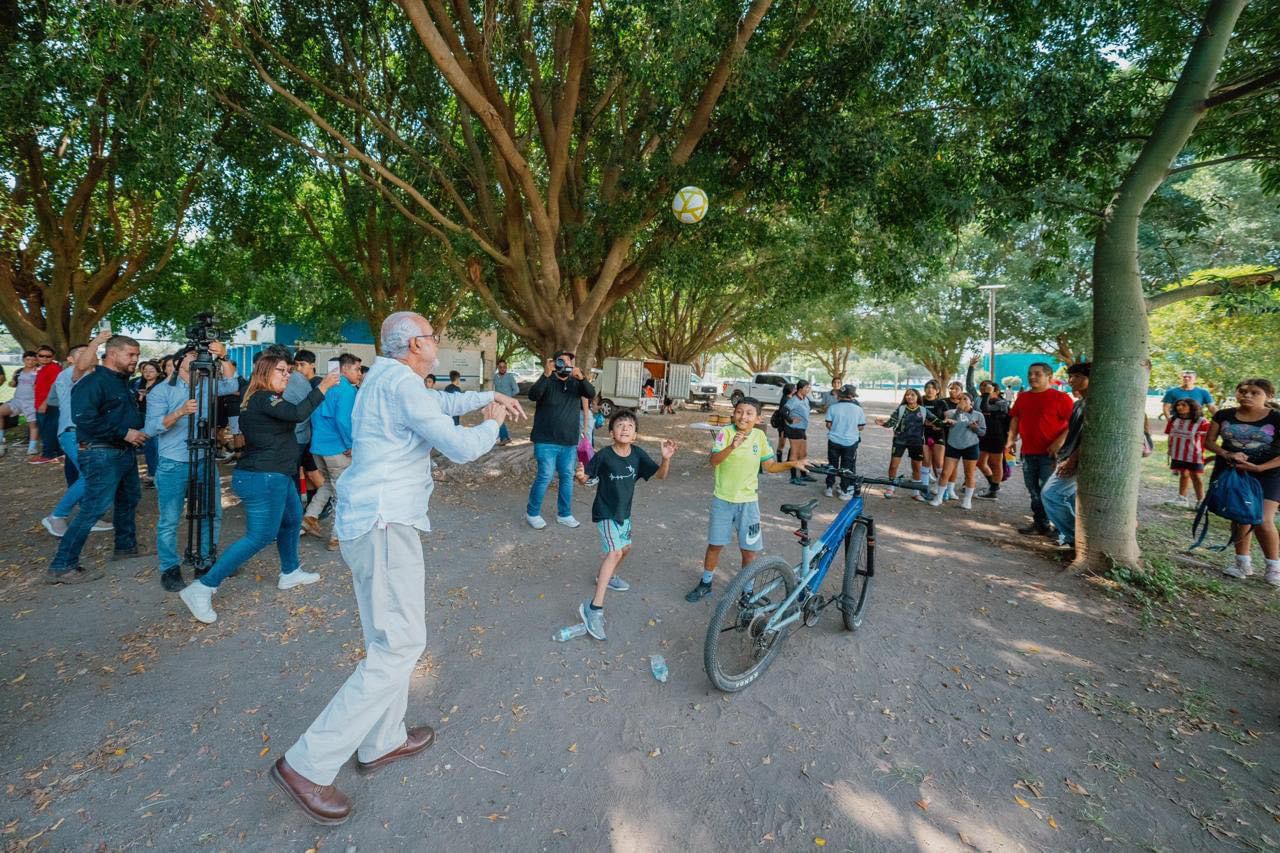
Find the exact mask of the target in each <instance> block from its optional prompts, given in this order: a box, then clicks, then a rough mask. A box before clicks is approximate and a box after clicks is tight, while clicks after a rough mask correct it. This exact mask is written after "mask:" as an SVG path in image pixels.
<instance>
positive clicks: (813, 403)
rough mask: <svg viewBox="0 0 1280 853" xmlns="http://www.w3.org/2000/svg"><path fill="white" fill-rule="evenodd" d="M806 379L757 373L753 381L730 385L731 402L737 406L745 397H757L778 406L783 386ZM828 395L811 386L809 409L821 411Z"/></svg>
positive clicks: (740, 380)
mask: <svg viewBox="0 0 1280 853" xmlns="http://www.w3.org/2000/svg"><path fill="white" fill-rule="evenodd" d="M803 378H804V377H802V376H796V375H794V374H790V373H757V374H756V375H755V376H753V377H752V378H751V379H749V380H748V379H739V380H737V381H736V382H733V383H732V384H731V385H729V389H728V394H729V400H730V402H732V403H733V404H734V405H735V406H736V405H737V404H738V401H739V400H741V399H742V398H743V397H755V398H756V399H757V400H759V401H760V402H761V403H769V404H771V405H774V406H776V405H778V403H780V402H781V401H782V386H783V385H787V384H792V385H794V384H795V383H797V382H799V381H800V380H801V379H803ZM826 399H827V395H826V394H825V393H823V391H822V390H820V389H818V388H814V387H813V386H810V390H809V408H810V409H821V408H822V407H823V406H825V405H826Z"/></svg>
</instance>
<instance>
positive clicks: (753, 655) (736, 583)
mask: <svg viewBox="0 0 1280 853" xmlns="http://www.w3.org/2000/svg"><path fill="white" fill-rule="evenodd" d="M809 470H810V471H812V472H813V473H815V474H834V475H835V476H837V477H843V478H846V479H848V480H851V481H852V483H853V485H852V487H851V488H852V489H853V497H852V498H851V499H850V500H849V502H848V503H846V504H845V505H844V507H842V508H841V510H840V512H839V513H838V514H837V515H836V517H835V520H834V521H832V522H831V526H830V527H828V528H827V529H826V530H825V531H823V533H822V535H821V536H819V537H818V538H817V539H814V538H812V537H811V536H810V535H809V521H810V520H811V519H812V518H813V511H814V508H815V507H817V505H818V499H817V498H814V499H813V500H811V501H807V502H805V503H796V504H783V505H782V507H781V510H782V512H784V513H785V514H787V515H790V516H793V517H794V518H795V519H796V520H797V521H799V522H800V529H799V530H797V531H796V532H795V534H796V536H797V537H798V538H799V539H800V562H799V564H797V565H794V566H793V565H791V563H789V562H787V560H786V558H785V557H761V558H759V559H757V560H755V561H754V562H752V563H751V564H750V565H748V566H744V567H743V569H742V571H740V572H738V574H737V576H736V577H734V579H733V581H732V582H731V583H730V584H729V587H728V589H726V590H725V592H724V596H723V597H721V599H720V601H719V602H718V603H717V604H716V609H715V613H714V615H713V616H712V617H711V624H710V625H709V626H707V639H706V643H705V644H704V645H703V650H702V654H703V664H704V665H705V666H706V669H707V676H708V677H709V678H710V679H711V683H712V684H714V685H715V686H716V687H718V688H719V689H721V690H723V691H725V692H727V693H735V692H737V691H739V690H742V689H744V688H746V687H747V686H749V685H750V684H751V683H752V682H754V681H755V680H756V679H758V678H759V677H760V676H761V675H763V674H764V671H765V670H766V669H768V668H769V665H770V664H771V663H773V659H774V658H775V657H777V655H778V652H779V651H780V650H781V649H782V643H783V641H785V640H786V638H787V636H788V635H789V634H790V632H791V629H792V628H793V627H795V626H796V625H798V624H803V625H805V626H811V625H816V624H817V623H818V620H819V618H820V616H821V614H822V611H823V610H825V609H826V608H827V607H828V606H830V605H832V604H834V605H836V607H837V608H838V609H839V610H840V614H841V617H842V619H843V621H844V627H845V628H846V629H847V630H849V631H854V630H857V629H858V627H859V626H861V625H862V617H863V615H864V614H865V613H866V608H867V595H868V593H869V592H870V588H871V579H872V578H873V577H875V573H876V570H875V553H876V552H875V546H876V526H875V520H874V519H872V518H870V517H868V516H865V515H863V514H862V509H863V499H862V487H863V486H867V485H883V486H893V487H895V488H901V489H915V490H917V491H925V490H926V489H927V487H926V486H923V485H921V484H919V483H912V482H910V481H907V480H902V479H897V480H885V479H882V478H879V477H860V476H858V475H857V474H855V473H854V472H852V471H847V470H845V469H841V468H832V467H829V466H826V465H814V466H811V467H810V468H809ZM842 546H843V548H844V579H843V581H842V583H841V587H840V594H839V595H838V596H830V597H828V596H824V595H823V594H822V593H821V592H820V591H819V590H821V588H822V582H823V580H824V579H825V578H826V576H827V571H828V570H829V569H830V568H831V564H832V562H834V561H835V558H836V554H837V553H838V552H839V551H840V549H841V547H842Z"/></svg>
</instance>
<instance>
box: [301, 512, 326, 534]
mask: <svg viewBox="0 0 1280 853" xmlns="http://www.w3.org/2000/svg"><path fill="white" fill-rule="evenodd" d="M302 529H303V530H305V531H306V532H307V533H310V534H311V535H312V536H314V537H316V538H317V539H320V538H323V537H324V533H323V532H322V531H321V530H320V519H318V518H316V517H315V516H313V515H304V516H303V517H302Z"/></svg>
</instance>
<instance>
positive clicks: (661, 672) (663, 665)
mask: <svg viewBox="0 0 1280 853" xmlns="http://www.w3.org/2000/svg"><path fill="white" fill-rule="evenodd" d="M649 668H650V669H651V670H653V677H654V678H656V679H658V680H659V681H661V682H662V683H663V684H666V683H667V675H668V672H667V659H666V658H664V657H663V656H662V655H649Z"/></svg>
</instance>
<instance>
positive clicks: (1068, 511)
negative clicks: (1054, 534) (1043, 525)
mask: <svg viewBox="0 0 1280 853" xmlns="http://www.w3.org/2000/svg"><path fill="white" fill-rule="evenodd" d="M1040 500H1041V502H1042V503H1043V504H1044V511H1045V512H1046V513H1047V514H1048V516H1049V520H1050V521H1052V522H1053V526H1054V527H1056V528H1058V533H1059V534H1061V536H1062V541H1063V542H1064V543H1066V544H1067V545H1074V544H1075V542H1076V478H1075V475H1074V474H1072V475H1071V476H1070V477H1059V476H1058V475H1057V474H1054V475H1053V476H1052V477H1050V478H1049V482H1047V483H1045V484H1044V488H1043V489H1041V490H1040Z"/></svg>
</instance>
